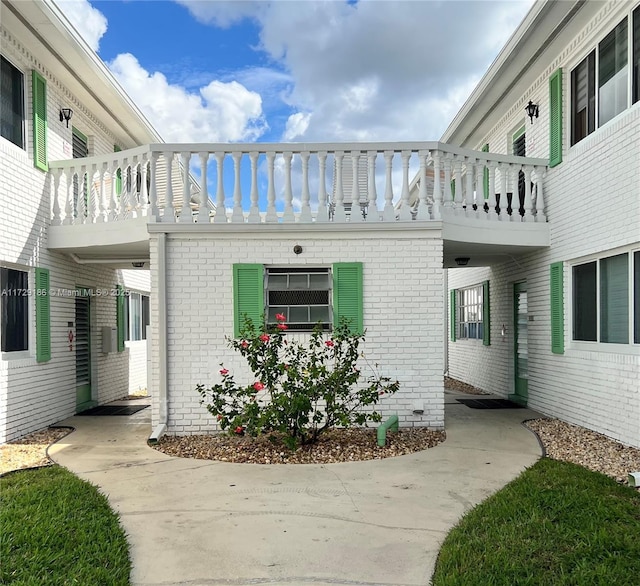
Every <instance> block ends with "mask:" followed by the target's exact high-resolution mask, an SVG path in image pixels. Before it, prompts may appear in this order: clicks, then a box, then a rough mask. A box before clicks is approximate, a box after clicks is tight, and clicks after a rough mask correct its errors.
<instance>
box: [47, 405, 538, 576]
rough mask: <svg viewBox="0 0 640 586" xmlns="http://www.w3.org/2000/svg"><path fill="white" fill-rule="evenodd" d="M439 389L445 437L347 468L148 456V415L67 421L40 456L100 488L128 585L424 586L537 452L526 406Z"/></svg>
mask: <svg viewBox="0 0 640 586" xmlns="http://www.w3.org/2000/svg"><path fill="white" fill-rule="evenodd" d="M461 396H463V395H460V394H458V393H451V392H447V393H446V402H447V405H446V427H447V440H446V441H445V442H444V443H443V444H441V445H439V446H438V447H436V448H432V449H430V450H426V451H424V452H419V453H415V454H411V455H407V456H400V457H397V458H388V459H385V460H376V461H368V462H356V463H350V464H327V465H320V464H308V465H272V466H262V465H251V464H227V463H223V462H211V461H206V460H192V459H181V458H173V457H169V456H165V455H164V454H162V453H160V452H158V451H156V450H153V449H151V448H149V447H148V446H147V445H146V439H147V437H148V435H149V433H150V429H151V428H150V421H149V416H150V413H149V411H150V409H145V410H143V411H141V412H139V413H138V414H136V415H133V416H130V417H82V416H76V417H72V418H70V419H68V420H66V421H64V422H62V424H64V425H70V426H73V427H74V428H75V431H74V432H73V433H71V434H70V435H69V436H67V437H65V438H63V439H62V440H61V441H60V442H59V443H58V444H55V445H54V446H52V447H51V448H50V450H49V453H50V456H51V457H52V458H53V460H55V461H56V462H58V463H59V464H61V465H63V466H65V467H67V468H69V469H70V470H71V471H72V472H74V473H76V474H77V475H78V476H80V477H81V478H84V479H86V480H89V481H90V482H92V483H94V484H96V485H98V486H99V487H100V489H101V490H102V491H103V492H104V493H105V494H106V495H107V496H108V497H109V501H110V503H111V505H112V506H113V508H114V509H115V510H116V511H117V512H118V513H119V514H120V517H121V521H122V524H123V526H124V528H125V530H126V532H127V535H128V538H129V542H130V543H131V555H132V558H133V571H132V575H131V579H132V583H133V584H134V585H136V586H160V585H162V586H165V585H171V586H174V585H189V586H208V585H245V584H286V585H290V584H300V585H303V584H313V585H315V586H322V585H335V584H349V585H355V586H361V585H374V584H375V585H393V586H401V585H402V586H405V585H406V586H414V585H426V584H428V583H429V580H430V577H431V574H432V572H433V567H434V563H435V560H436V556H437V553H438V548H439V546H440V544H441V542H442V540H443V539H444V537H445V536H446V534H447V533H448V531H449V530H450V529H451V528H452V527H453V525H455V523H456V522H457V521H458V519H459V518H460V517H461V516H462V515H463V514H464V513H465V512H466V511H468V510H469V509H470V508H471V507H473V506H474V505H476V504H477V503H479V502H481V501H482V500H484V499H485V498H486V497H487V496H489V495H490V494H492V493H493V492H495V491H496V490H498V489H500V488H501V487H502V486H503V485H504V484H506V483H507V482H509V481H510V480H512V479H513V478H515V477H516V476H517V475H518V473H519V472H521V471H522V470H523V469H524V468H525V467H527V466H530V465H531V464H533V463H534V462H535V461H536V460H537V459H538V458H539V457H540V455H541V452H540V447H539V445H538V441H537V439H536V437H535V436H534V435H533V434H532V433H531V432H529V431H528V430H526V429H525V428H524V427H523V426H522V425H521V424H520V423H521V421H523V420H524V419H529V418H533V417H536V416H537V414H536V413H535V412H533V411H529V410H526V409H505V410H477V409H470V408H468V407H466V406H464V405H461V404H459V403H457V402H456V401H455V398H456V397H461Z"/></svg>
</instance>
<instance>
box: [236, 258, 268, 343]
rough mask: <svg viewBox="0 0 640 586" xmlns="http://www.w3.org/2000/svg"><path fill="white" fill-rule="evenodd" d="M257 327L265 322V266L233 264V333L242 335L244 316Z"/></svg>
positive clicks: (238, 335)
mask: <svg viewBox="0 0 640 586" xmlns="http://www.w3.org/2000/svg"><path fill="white" fill-rule="evenodd" d="M245 316H246V317H248V318H249V319H250V320H251V321H252V322H253V325H254V326H256V328H261V327H262V325H263V323H264V267H263V266H262V265H258V264H234V265H233V335H234V336H235V337H236V338H239V337H240V330H241V329H242V326H243V325H244V318H245Z"/></svg>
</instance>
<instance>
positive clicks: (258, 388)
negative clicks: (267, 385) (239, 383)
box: [253, 381, 264, 391]
mask: <svg viewBox="0 0 640 586" xmlns="http://www.w3.org/2000/svg"><path fill="white" fill-rule="evenodd" d="M253 388H254V389H255V390H256V391H261V390H262V389H264V385H263V384H262V383H261V382H260V381H257V382H255V383H253Z"/></svg>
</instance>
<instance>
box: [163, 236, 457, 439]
mask: <svg viewBox="0 0 640 586" xmlns="http://www.w3.org/2000/svg"><path fill="white" fill-rule="evenodd" d="M245 234H246V232H244V234H243V235H240V234H237V235H236V237H234V238H233V239H230V238H225V237H216V235H215V233H214V232H213V231H212V232H211V233H207V234H206V235H199V236H198V237H189V236H188V235H186V234H175V233H174V234H171V236H170V237H169V238H168V240H167V278H168V282H167V311H168V332H167V343H168V355H169V356H168V362H167V364H168V387H169V427H168V431H169V433H173V434H178V435H182V434H191V433H199V432H206V431H210V430H212V429H214V428H215V427H214V424H213V420H212V417H211V416H210V415H209V414H208V412H207V411H206V409H205V408H204V407H203V406H201V405H200V404H199V399H200V397H199V395H198V394H197V393H196V391H195V387H196V385H197V384H198V383H205V384H207V385H209V384H212V383H214V382H216V381H218V380H219V374H218V371H219V369H220V366H219V364H220V362H224V363H225V366H226V367H227V368H229V369H230V370H232V371H233V372H234V374H235V376H236V380H238V381H244V380H245V379H246V381H247V382H248V381H249V378H250V372H249V371H248V370H247V369H246V367H245V363H244V360H242V358H241V357H240V356H239V355H237V354H236V353H235V352H233V351H232V350H230V349H229V348H228V347H227V344H226V341H225V335H233V287H232V283H233V280H232V270H233V269H232V267H233V264H234V263H240V262H252V263H262V264H271V265H282V266H286V265H290V264H291V265H298V266H299V265H313V266H316V265H321V266H328V265H331V264H333V263H335V262H348V261H362V262H363V279H364V324H365V328H366V330H367V336H366V343H365V345H364V351H365V353H366V356H367V358H368V360H369V361H370V362H371V363H372V364H376V363H378V364H379V371H380V374H381V375H385V376H389V377H391V378H393V379H396V378H397V379H398V380H399V381H400V391H399V392H398V393H397V394H396V395H395V396H394V397H393V398H391V399H388V400H383V401H382V402H381V404H380V409H381V411H382V412H383V414H384V415H389V414H391V413H398V415H399V417H400V420H401V422H402V425H405V426H410V425H420V426H430V427H434V428H442V427H443V425H444V405H443V392H442V368H443V365H442V357H443V348H442V340H443V330H442V328H443V327H444V326H443V301H442V295H443V293H442V269H441V266H442V245H441V240H440V239H439V234H440V233H439V231H438V230H434V231H432V232H431V235H430V234H429V233H428V232H427V230H424V231H422V232H420V233H417V232H414V233H409V234H408V235H403V233H402V231H401V230H400V229H399V230H397V231H395V232H386V233H384V234H383V233H382V232H381V233H378V234H376V231H375V230H372V231H367V232H362V233H358V234H357V235H355V236H354V235H348V234H347V233H344V234H342V233H341V234H339V235H326V234H325V235H324V237H319V236H317V237H314V236H313V234H309V233H308V232H307V233H305V232H299V233H298V234H296V235H295V236H293V235H292V236H291V237H288V235H279V236H278V237H277V238H272V239H265V240H262V239H261V238H260V235H259V233H254V234H250V235H245ZM414 234H415V235H414ZM157 242H158V241H157V238H156V237H155V235H152V241H151V251H152V252H151V255H152V256H151V265H152V267H154V266H156V262H157V250H156V247H157ZM296 244H300V245H301V246H302V247H303V249H304V252H303V253H302V254H301V255H300V256H299V257H297V256H296V255H295V254H293V252H292V248H293V247H294V246H295V245H296ZM401 250H405V251H409V250H410V251H411V254H398V251H401ZM156 285H157V274H156V271H152V286H153V287H154V290H155V287H156ZM151 303H152V314H153V313H154V312H155V310H156V309H157V307H156V306H157V298H155V299H154V298H152V300H151ZM162 335H163V334H162V332H156V333H154V335H153V338H152V345H153V350H152V354H153V356H152V374H151V378H152V383H151V389H152V393H153V394H154V395H156V391H155V389H156V388H157V384H158V376H157V373H158V370H159V366H160V357H159V356H158V341H159V336H162ZM290 335H295V334H290ZM298 335H299V334H298ZM156 396H157V395H156ZM415 401H417V402H420V403H421V404H423V405H424V415H423V416H414V415H413V414H412V410H413V409H414V402H415ZM153 419H154V425H155V424H157V423H158V409H157V405H154V412H153Z"/></svg>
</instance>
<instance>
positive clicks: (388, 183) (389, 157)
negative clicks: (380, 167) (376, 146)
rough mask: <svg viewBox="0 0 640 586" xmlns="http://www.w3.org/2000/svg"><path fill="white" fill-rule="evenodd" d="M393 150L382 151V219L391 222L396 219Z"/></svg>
mask: <svg viewBox="0 0 640 586" xmlns="http://www.w3.org/2000/svg"><path fill="white" fill-rule="evenodd" d="M394 154H395V153H394V152H393V151H384V167H385V174H386V177H385V188H384V209H383V210H382V220H383V221H384V222H393V221H395V219H396V211H395V210H394V209H393V155H394Z"/></svg>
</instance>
